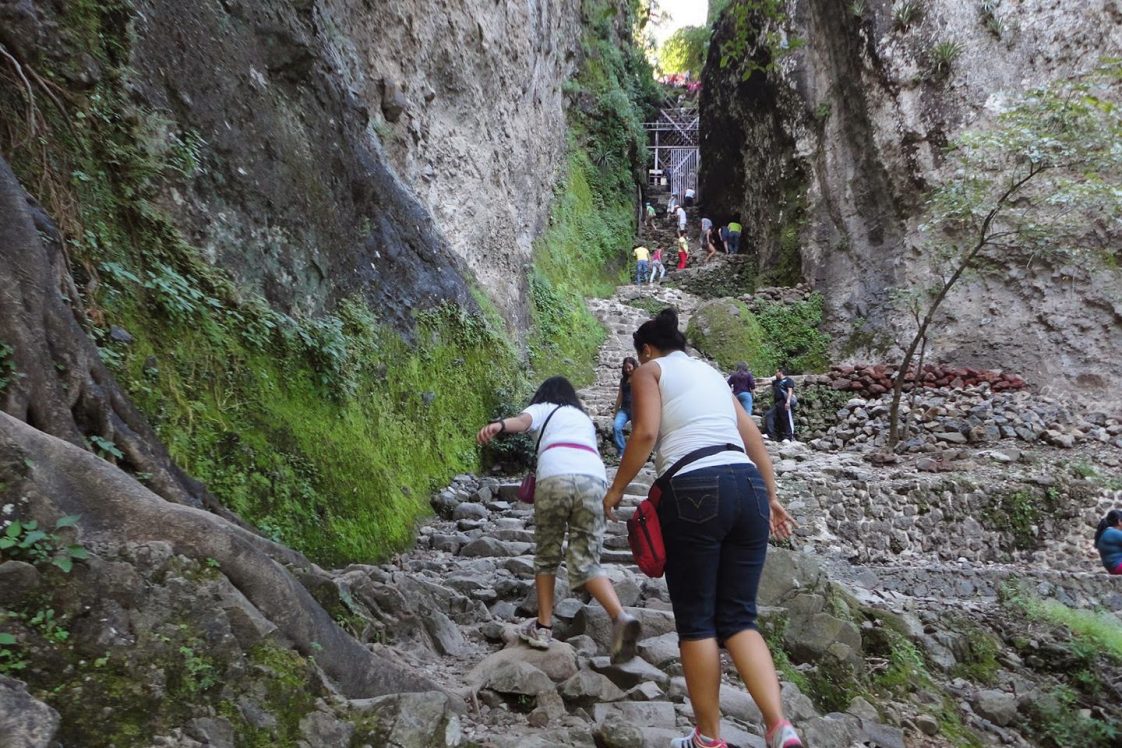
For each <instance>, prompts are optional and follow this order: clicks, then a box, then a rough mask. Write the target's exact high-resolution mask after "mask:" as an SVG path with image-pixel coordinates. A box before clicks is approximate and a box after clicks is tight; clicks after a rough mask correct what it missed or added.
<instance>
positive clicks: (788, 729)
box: [767, 720, 803, 748]
mask: <svg viewBox="0 0 1122 748" xmlns="http://www.w3.org/2000/svg"><path fill="white" fill-rule="evenodd" d="M767 746H768V748H802V746H803V741H802V740H800V739H799V735H798V733H797V732H795V728H794V727H792V726H791V723H790V722H788V721H787V720H783V721H782V722H780V723H779V725H777V726H776V728H775V729H774V730H772V732H771V735H769V736H768V741H767Z"/></svg>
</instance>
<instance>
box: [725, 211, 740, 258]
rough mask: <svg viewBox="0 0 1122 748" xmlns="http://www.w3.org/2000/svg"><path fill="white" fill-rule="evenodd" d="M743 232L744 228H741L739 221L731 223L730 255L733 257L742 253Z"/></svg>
mask: <svg viewBox="0 0 1122 748" xmlns="http://www.w3.org/2000/svg"><path fill="white" fill-rule="evenodd" d="M741 230H742V228H741V226H740V222H739V219H736V220H733V221H730V222H729V238H728V243H729V248H728V251H729V254H731V255H735V254H737V253H739V252H740V232H741Z"/></svg>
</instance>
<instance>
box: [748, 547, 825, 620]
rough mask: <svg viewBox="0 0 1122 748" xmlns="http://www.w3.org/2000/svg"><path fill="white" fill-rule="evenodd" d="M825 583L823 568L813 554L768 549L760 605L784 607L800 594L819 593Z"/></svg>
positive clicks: (762, 578)
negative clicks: (789, 600) (813, 591)
mask: <svg viewBox="0 0 1122 748" xmlns="http://www.w3.org/2000/svg"><path fill="white" fill-rule="evenodd" d="M823 583H824V576H823V573H822V567H821V565H820V564H819V563H818V561H817V560H816V559H815V558H813V557H812V556H810V555H809V554H806V553H799V552H798V551H789V550H786V549H784V548H768V552H767V563H765V564H764V573H763V576H762V577H761V578H760V588H759V592H758V593H757V595H756V601H757V603H758V604H759V605H768V606H774V605H780V604H782V603H783V602H785V601H786V600H788V599H789V598H791V597H794V596H795V595H797V594H799V593H800V592H807V591H810V590H816V589H819V588H820V587H821V586H822V585H823Z"/></svg>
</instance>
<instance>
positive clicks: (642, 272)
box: [632, 244, 651, 284]
mask: <svg viewBox="0 0 1122 748" xmlns="http://www.w3.org/2000/svg"><path fill="white" fill-rule="evenodd" d="M632 254H634V255H635V282H636V283H639V284H642V283H643V281H645V280H646V279H647V270H648V268H649V267H650V260H651V251H650V250H649V249H647V248H646V247H644V246H642V245H640V244H636V245H635V249H634V250H632Z"/></svg>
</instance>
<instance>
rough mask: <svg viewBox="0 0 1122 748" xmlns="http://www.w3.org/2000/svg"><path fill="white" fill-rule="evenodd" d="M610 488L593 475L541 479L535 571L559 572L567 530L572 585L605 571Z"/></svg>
mask: <svg viewBox="0 0 1122 748" xmlns="http://www.w3.org/2000/svg"><path fill="white" fill-rule="evenodd" d="M607 488H608V486H607V484H606V483H604V481H602V480H600V479H599V478H594V477H592V476H591V475H556V476H553V477H551V478H543V479H541V480H539V481H538V484H537V487H536V488H535V491H534V540H535V541H536V543H537V555H536V556H535V557H534V571H535V572H537V573H538V574H556V573H557V567H558V566H560V565H561V543H562V541H564V539H565V532H566V530H567V531H568V533H569V550H568V554H567V557H566V559H565V561H566V565H567V567H568V576H569V586H570V587H572V588H576V587H579V586H580V585H582V584H584V583H585V582H587V581H588V580H590V579H593V578H594V577H599V576H603V575H604V571H603V569H601V568H600V550H601V548H602V547H603V546H604V528H605V523H604V503H603V502H604V493H605V492H606V491H607Z"/></svg>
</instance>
